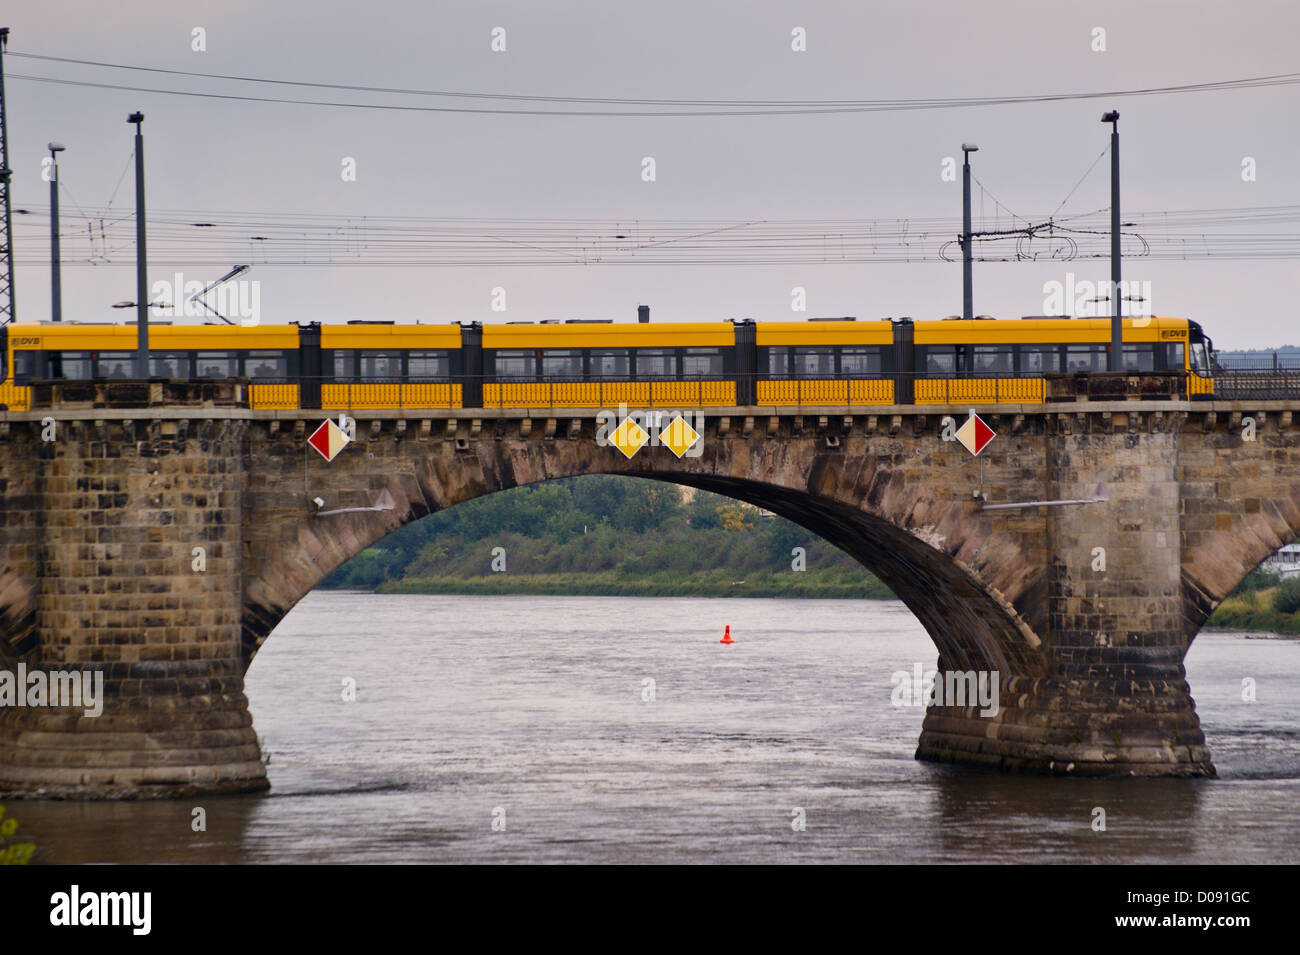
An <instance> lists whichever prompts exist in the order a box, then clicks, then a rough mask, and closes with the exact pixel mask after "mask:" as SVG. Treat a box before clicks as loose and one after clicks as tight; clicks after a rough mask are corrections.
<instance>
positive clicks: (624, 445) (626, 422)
mask: <svg viewBox="0 0 1300 955" xmlns="http://www.w3.org/2000/svg"><path fill="white" fill-rule="evenodd" d="M649 440H650V435H648V434H646V430H645V428H643V427H641V426H640V425H639V424H637V423H636V422H635V421H633V420H632V419H631V418H624V419H623V422H622V424H620V425H619V426H618V427H617V428H615V429H614V431H613V433H611V434H610V436H609V443H610V444H612V445H613V446H614V447H616V448H618V449H619V450H620V451H622V452H623V456H624V457H625V458H630V457H632V455H634V454H636V453H637V452H638V451H640V450H641V448H642V447H644V446H645V443H646V442H647V441H649Z"/></svg>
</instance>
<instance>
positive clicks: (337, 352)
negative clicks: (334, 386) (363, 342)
mask: <svg viewBox="0 0 1300 955" xmlns="http://www.w3.org/2000/svg"><path fill="white" fill-rule="evenodd" d="M356 376H357V353H356V352H355V351H353V350H351V349H347V348H336V349H334V380H335V381H347V380H348V379H349V378H355V377H356Z"/></svg>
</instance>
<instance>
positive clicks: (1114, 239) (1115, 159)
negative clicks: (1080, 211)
mask: <svg viewBox="0 0 1300 955" xmlns="http://www.w3.org/2000/svg"><path fill="white" fill-rule="evenodd" d="M1101 121H1102V122H1103V123H1110V124H1111V126H1110V297H1111V303H1112V304H1113V305H1114V308H1113V309H1112V311H1111V319H1110V358H1109V360H1108V361H1107V363H1106V369H1107V371H1123V370H1124V321H1123V319H1122V318H1121V317H1120V291H1119V282H1120V264H1119V111H1118V110H1111V111H1110V112H1109V113H1104V114H1102V117H1101Z"/></svg>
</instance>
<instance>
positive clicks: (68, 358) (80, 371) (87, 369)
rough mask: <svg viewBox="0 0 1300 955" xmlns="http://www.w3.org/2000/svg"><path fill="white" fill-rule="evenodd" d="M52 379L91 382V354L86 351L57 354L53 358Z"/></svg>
mask: <svg viewBox="0 0 1300 955" xmlns="http://www.w3.org/2000/svg"><path fill="white" fill-rule="evenodd" d="M51 358H52V360H51V362H50V365H51V368H50V377H51V378H66V379H67V380H69V381H89V380H90V379H91V378H92V377H94V376H93V375H92V374H91V362H90V353H89V352H84V351H65V352H61V353H60V352H56V353H55V354H54V355H52V356H51Z"/></svg>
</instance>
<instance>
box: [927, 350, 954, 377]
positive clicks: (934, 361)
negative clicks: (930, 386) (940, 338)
mask: <svg viewBox="0 0 1300 955" xmlns="http://www.w3.org/2000/svg"><path fill="white" fill-rule="evenodd" d="M925 370H926V373H927V374H931V375H936V374H937V375H952V374H956V372H957V349H956V348H955V347H953V346H951V345H928V346H926V349H925Z"/></svg>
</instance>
